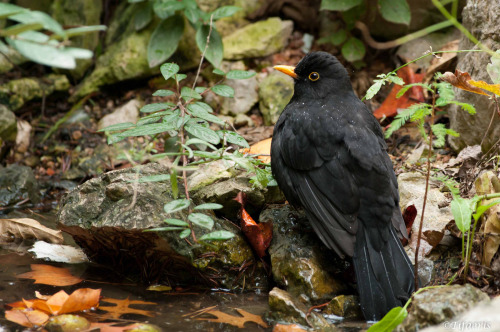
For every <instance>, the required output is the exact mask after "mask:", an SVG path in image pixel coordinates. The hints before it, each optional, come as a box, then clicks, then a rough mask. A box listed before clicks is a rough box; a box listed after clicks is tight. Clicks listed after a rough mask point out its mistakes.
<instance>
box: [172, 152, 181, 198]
mask: <svg viewBox="0 0 500 332" xmlns="http://www.w3.org/2000/svg"><path fill="white" fill-rule="evenodd" d="M180 157H181V156H177V157H176V158H175V161H174V166H177V164H178V163H179V160H181V158H180ZM170 185H171V187H172V197H173V198H174V199H177V198H178V197H179V183H178V181H177V169H176V168H175V167H172V169H171V170H170Z"/></svg>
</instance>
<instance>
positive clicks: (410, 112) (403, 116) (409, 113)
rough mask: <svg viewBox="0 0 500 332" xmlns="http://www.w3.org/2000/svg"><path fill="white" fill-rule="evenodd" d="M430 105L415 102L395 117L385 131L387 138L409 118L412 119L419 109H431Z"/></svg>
mask: <svg viewBox="0 0 500 332" xmlns="http://www.w3.org/2000/svg"><path fill="white" fill-rule="evenodd" d="M429 107H430V106H429V105H428V104H425V103H420V104H413V105H411V106H410V107H408V108H407V109H404V110H402V111H400V112H399V113H398V115H396V116H395V117H394V120H393V121H392V122H391V125H390V127H389V128H388V129H387V130H386V131H385V133H384V136H385V138H389V137H390V136H391V135H392V133H394V132H395V131H396V130H398V129H399V128H401V127H402V126H403V125H404V124H405V123H406V122H407V121H408V120H409V119H411V118H412V117H413V116H414V115H415V114H416V113H417V112H418V111H419V110H421V109H424V110H427V111H429Z"/></svg>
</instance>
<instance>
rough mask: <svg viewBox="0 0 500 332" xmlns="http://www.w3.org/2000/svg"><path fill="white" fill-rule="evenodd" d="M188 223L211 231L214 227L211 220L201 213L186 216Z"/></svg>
mask: <svg viewBox="0 0 500 332" xmlns="http://www.w3.org/2000/svg"><path fill="white" fill-rule="evenodd" d="M188 219H189V221H191V222H192V223H193V224H195V225H198V226H200V227H203V228H206V229H208V230H211V229H212V228H213V227H214V221H213V220H212V218H210V217H209V216H207V215H206V214H203V213H196V212H195V213H191V214H190V215H189V216H188Z"/></svg>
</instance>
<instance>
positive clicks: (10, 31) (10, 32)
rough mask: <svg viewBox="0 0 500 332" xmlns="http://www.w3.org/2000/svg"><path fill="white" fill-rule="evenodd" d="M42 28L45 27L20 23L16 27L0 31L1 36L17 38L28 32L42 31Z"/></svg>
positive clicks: (37, 24)
mask: <svg viewBox="0 0 500 332" xmlns="http://www.w3.org/2000/svg"><path fill="white" fill-rule="evenodd" d="M41 28H43V25H42V24H41V23H19V24H16V25H12V26H10V27H8V28H6V29H2V30H0V36H1V37H8V36H15V35H18V34H20V33H23V32H26V31H31V30H40V29H41Z"/></svg>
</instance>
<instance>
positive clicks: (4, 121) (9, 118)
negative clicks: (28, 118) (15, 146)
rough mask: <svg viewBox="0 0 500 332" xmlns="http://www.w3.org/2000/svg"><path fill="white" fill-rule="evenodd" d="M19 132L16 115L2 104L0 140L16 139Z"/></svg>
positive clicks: (0, 109)
mask: <svg viewBox="0 0 500 332" xmlns="http://www.w3.org/2000/svg"><path fill="white" fill-rule="evenodd" d="M16 133H17V121H16V116H15V115H14V113H13V112H12V111H10V110H9V109H8V108H7V107H6V106H5V105H2V104H0V141H14V140H15V139H16Z"/></svg>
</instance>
